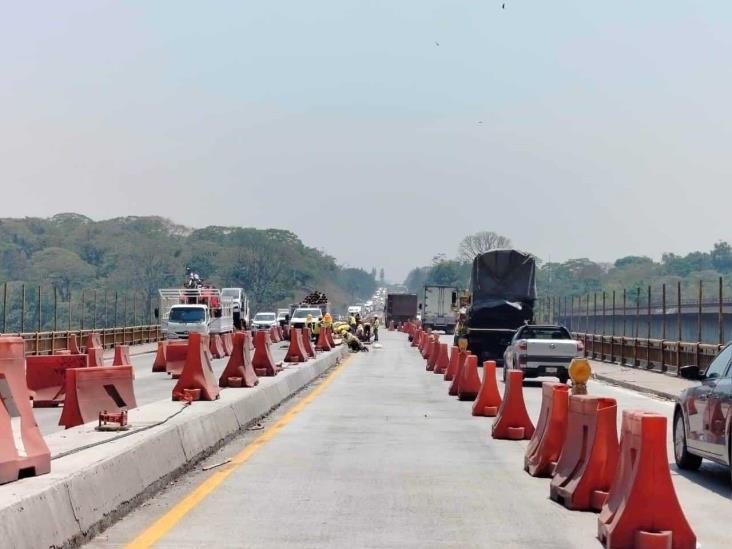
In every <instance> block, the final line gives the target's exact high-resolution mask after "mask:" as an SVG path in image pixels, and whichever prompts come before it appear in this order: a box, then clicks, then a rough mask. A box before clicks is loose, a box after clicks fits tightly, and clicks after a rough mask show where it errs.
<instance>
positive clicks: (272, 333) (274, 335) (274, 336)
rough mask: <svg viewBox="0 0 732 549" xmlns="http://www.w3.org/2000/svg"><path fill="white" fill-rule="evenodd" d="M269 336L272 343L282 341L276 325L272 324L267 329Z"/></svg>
mask: <svg viewBox="0 0 732 549" xmlns="http://www.w3.org/2000/svg"><path fill="white" fill-rule="evenodd" d="M269 337H270V339H271V340H272V343H279V342H280V341H282V338H280V331H279V330H278V329H277V327H276V326H272V327H271V328H270V329H269Z"/></svg>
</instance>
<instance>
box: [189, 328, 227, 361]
mask: <svg viewBox="0 0 732 549" xmlns="http://www.w3.org/2000/svg"><path fill="white" fill-rule="evenodd" d="M189 339H190V338H189ZM208 350H209V351H211V356H213V357H214V358H224V357H225V356H226V354H225V352H224V344H223V343H222V342H221V336H220V335H219V334H211V335H210V336H209V338H208Z"/></svg>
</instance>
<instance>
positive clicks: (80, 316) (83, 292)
mask: <svg viewBox="0 0 732 549" xmlns="http://www.w3.org/2000/svg"><path fill="white" fill-rule="evenodd" d="M85 293H86V292H85V291H84V290H81V314H80V315H79V329H80V330H82V331H84V296H85Z"/></svg>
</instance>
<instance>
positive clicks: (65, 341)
mask: <svg viewBox="0 0 732 549" xmlns="http://www.w3.org/2000/svg"><path fill="white" fill-rule="evenodd" d="M91 333H98V334H99V336H100V339H101V340H102V345H103V346H104V347H105V348H111V347H114V346H115V345H140V344H143V343H151V342H155V341H160V340H161V339H162V332H161V331H160V325H159V324H148V325H143V326H120V327H117V328H103V329H98V330H93V329H92V330H69V331H57V332H25V333H21V334H17V333H16V334H4V335H16V336H17V335H19V336H21V337H22V338H23V339H24V340H25V354H26V355H49V354H53V353H54V352H55V351H59V350H62V349H68V348H69V336H70V335H72V334H75V335H76V337H77V339H78V343H79V345H80V346H82V345H84V340H85V339H86V337H87V336H88V335H89V334H91Z"/></svg>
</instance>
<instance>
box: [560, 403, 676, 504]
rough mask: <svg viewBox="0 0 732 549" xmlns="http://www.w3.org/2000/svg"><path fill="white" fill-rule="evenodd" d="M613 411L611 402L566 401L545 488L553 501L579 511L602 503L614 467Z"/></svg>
mask: <svg viewBox="0 0 732 549" xmlns="http://www.w3.org/2000/svg"><path fill="white" fill-rule="evenodd" d="M617 408H618V407H617V404H616V402H615V399H613V398H603V397H595V396H589V395H571V396H570V397H569V411H568V416H567V436H566V438H565V440H564V448H562V453H561V455H560V456H559V461H558V462H557V466H556V467H555V469H554V478H552V481H551V483H550V484H549V497H550V498H552V499H553V500H554V501H558V502H560V503H562V504H563V505H564V506H565V507H567V508H568V509H574V510H579V511H587V510H593V509H594V510H595V511H599V510H600V508H601V507H602V505H603V504H604V503H605V500H606V499H607V495H608V490H609V489H610V485H611V484H612V481H613V477H614V476H615V467H616V465H617V463H618V428H617ZM664 444H665V442H664ZM666 466H668V465H666Z"/></svg>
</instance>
